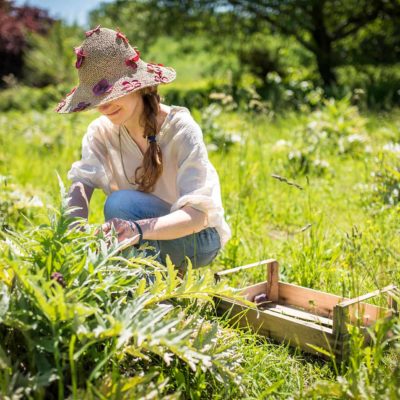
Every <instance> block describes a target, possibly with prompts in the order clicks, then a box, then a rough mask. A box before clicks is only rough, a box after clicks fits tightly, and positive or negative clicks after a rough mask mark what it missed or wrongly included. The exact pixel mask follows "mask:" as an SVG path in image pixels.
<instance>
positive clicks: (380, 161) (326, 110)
mask: <svg viewBox="0 0 400 400" xmlns="http://www.w3.org/2000/svg"><path fill="white" fill-rule="evenodd" d="M167 96H168V93H167ZM167 98H168V97H167ZM191 112H192V115H193V116H194V118H195V119H196V120H197V121H198V123H199V124H200V126H201V127H202V129H203V133H204V137H205V141H206V143H207V146H208V149H209V157H210V159H211V161H212V163H213V164H214V166H215V167H216V169H217V171H218V173H219V176H220V180H221V188H222V198H223V203H224V207H225V212H226V216H227V221H228V223H229V225H230V226H231V229H232V233H233V237H232V239H231V240H230V241H229V242H228V244H227V245H226V247H225V249H224V250H223V251H222V252H221V254H220V255H219V256H218V258H217V259H216V260H215V261H214V262H213V264H212V265H211V266H209V267H207V268H206V270H207V274H206V273H205V272H206V271H204V270H201V271H193V272H190V273H189V274H188V276H186V277H185V278H184V279H183V282H181V281H180V280H179V278H177V277H176V276H175V274H174V272H173V268H171V266H169V268H166V267H164V266H161V265H157V264H156V263H154V262H153V261H152V260H147V259H145V258H142V257H141V255H140V253H136V252H133V253H132V252H130V250H129V249H126V250H124V251H125V252H126V253H123V254H124V257H122V256H118V253H117V252H116V251H115V249H116V244H115V243H114V244H113V245H112V246H111V248H109V249H107V248H106V247H105V244H104V241H102V240H99V239H97V238H96V237H95V236H94V235H93V229H94V228H95V227H96V226H98V224H100V223H102V222H103V212H102V207H103V204H104V200H105V195H104V194H103V193H102V192H100V191H99V190H96V191H95V193H94V196H93V198H92V201H91V207H90V217H89V223H90V224H91V228H90V229H88V231H87V232H85V233H82V232H72V233H71V232H69V231H68V229H67V222H68V216H67V213H66V210H65V198H64V200H63V197H62V190H63V189H62V186H63V185H64V186H65V188H68V184H69V183H68V182H67V180H66V173H67V171H68V169H69V167H70V165H71V163H72V162H73V161H75V160H77V159H79V157H80V145H81V138H82V136H83V134H84V132H85V127H86V126H87V124H88V123H89V122H90V121H91V120H92V119H94V118H95V117H96V116H97V114H96V112H88V113H76V114H72V115H68V116H61V115H57V114H55V113H54V112H53V111H52V110H46V111H43V112H38V111H33V110H32V111H26V112H21V111H9V112H6V113H2V114H1V115H0V126H1V130H0V142H1V153H0V165H1V169H0V175H1V185H2V190H1V194H0V210H1V224H2V232H3V234H2V242H1V247H0V249H1V250H2V255H1V259H0V267H1V270H0V280H1V291H2V294H3V295H2V300H1V302H0V322H1V323H2V325H1V329H0V337H1V338H2V340H1V341H0V343H1V347H0V393H2V398H4V399H6V398H7V399H8V398H10V399H19V398H35V399H36V398H46V399H47V398H88V399H90V398H116V399H117V398H188V399H201V398H221V399H223V398H241V399H242V398H246V399H262V398H277V399H278V398H295V399H303V398H315V399H318V398H323V399H328V398H329V399H330V398H337V399H342V398H343V399H345V398H346V399H372V398H374V399H378V398H379V399H395V398H399V397H400V384H399V383H400V369H399V364H400V346H399V341H398V339H399V336H398V335H399V334H400V321H399V319H398V318H397V319H394V320H393V321H392V322H391V323H390V324H389V325H388V324H386V323H381V324H377V326H376V327H375V328H374V330H373V332H372V334H373V337H374V340H373V341H372V344H371V345H369V346H367V347H366V348H362V347H361V345H360V340H361V339H360V335H359V332H358V331H357V329H354V330H353V331H352V335H351V343H350V357H349V360H347V361H346V362H344V363H342V364H340V363H339V362H336V361H335V360H334V359H331V360H330V361H326V360H322V359H320V358H317V357H312V356H308V355H306V354H304V353H301V352H300V351H298V350H296V349H293V348H290V347H288V346H286V345H283V344H279V343H274V342H270V341H268V340H266V339H265V338H262V337H259V336H257V335H255V334H254V333H252V332H251V331H249V330H246V329H244V330H243V329H238V328H231V327H229V325H228V324H227V321H226V320H224V319H219V318H216V317H215V314H214V311H213V308H212V305H211V304H212V302H211V298H212V296H214V295H215V294H216V292H217V294H218V291H219V294H220V295H222V294H226V295H229V296H233V297H234V296H237V292H235V291H230V289H229V288H228V287H227V286H226V285H229V286H231V287H233V288H238V287H241V286H245V285H247V284H249V283H255V282H259V281H261V280H264V276H265V271H264V270H263V269H262V268H260V269H253V270H249V271H246V272H242V273H240V274H238V275H234V276H230V277H229V278H226V279H225V280H224V282H222V283H221V284H219V286H215V285H214V283H213V281H212V273H213V272H216V271H220V270H223V269H226V268H231V267H234V266H238V265H244V264H249V263H252V262H256V261H259V260H263V259H266V258H275V259H277V260H278V261H279V263H280V273H281V279H282V280H284V281H286V282H291V283H296V284H299V285H302V286H306V287H310V288H315V289H318V290H323V291H327V292H330V293H334V294H337V295H341V296H346V297H355V296H358V295H360V294H363V293H367V292H368V291H371V290H375V289H377V288H381V287H383V286H385V285H387V284H389V283H394V284H397V285H399V284H400V270H399V258H400V254H399V249H400V239H399V238H400V235H399V233H400V232H399V204H400V183H399V182H400V179H399V178H400V173H399V170H398V165H399V157H400V147H399V146H400V145H399V142H400V136H399V132H400V113H399V111H398V110H397V109H394V110H393V111H391V112H386V113H372V112H369V113H362V112H360V111H359V109H358V108H357V107H356V106H354V105H352V104H351V102H350V99H349V98H344V99H342V100H325V101H322V102H321V103H320V106H319V107H317V108H315V109H309V110H308V111H304V112H296V111H288V112H281V113H278V114H275V113H272V112H267V111H262V110H261V111H260V110H258V111H243V110H240V109H235V107H234V106H232V104H230V103H229V102H228V104H226V103H225V104H223V102H222V101H218V100H216V101H215V102H214V103H211V105H209V106H208V107H207V108H203V109H196V108H191ZM57 174H58V175H59V176H60V179H61V181H62V182H63V184H62V185H61V189H60V182H59V181H58V177H57ZM12 232H14V233H12ZM129 260H131V261H129ZM105 267H106V268H105ZM57 271H60V272H62V276H61V278H62V279H64V280H65V281H61V283H63V285H53V284H52V279H50V277H51V276H52V274H53V273H54V272H57ZM146 274H153V275H155V276H156V284H155V285H154V286H153V287H152V286H151V285H148V284H146V280H145V279H144V278H143V277H144V276H146ZM204 276H206V277H204ZM53 278H54V276H53ZM61 278H60V279H61ZM89 278H90V279H89ZM61 286H63V287H65V290H64V289H61ZM134 288H136V290H134ZM110 293H112V296H110V298H108V296H109V294H110ZM60 298H62V301H61V300H59V299H60ZM164 300H170V301H172V302H173V304H174V306H175V307H172V310H171V307H169V306H168V305H167V306H165V307H163V306H162V302H163V301H164ZM61 303H62V304H61ZM160 304H161V305H160ZM78 306H79V307H78ZM129 307H130V308H129ZM135 307H136V308H135ZM24 308H25V310H26V312H25V313H24V312H23V309H24ZM136 317H137V319H136ZM139 317H140V318H139ZM146 318H147V319H146ZM149 318H151V319H152V318H154V320H155V321H156V324H155V326H156V327H155V328H154V327H151V325H152V324H151V323H150V322H149V320H148V319H149ZM85 320H86V324H85ZM129 321H130V322H129ZM135 324H136V325H135ZM157 324H158V325H157ZM46 329H49V331H46ZM141 329H142V330H141ZM389 329H390V330H391V331H392V332H393V333H394V335H393V336H392V338H391V339H390V340H386V339H385V333H386V332H387V331H388V330H389ZM177 330H181V331H185V332H186V333H185V334H182V335H176V332H177ZM38 332H39V333H40V335H43V337H42V339H43V340H40V339H39V338H37V337H36V335H37V334H38ZM174 332H175V334H174ZM389 342H390V343H389ZM132 343H134V344H132ZM25 348H28V349H29V350H28V355H26V354H25V350H24V349H25ZM207 357H208V358H207ZM18 388H19V389H18Z"/></svg>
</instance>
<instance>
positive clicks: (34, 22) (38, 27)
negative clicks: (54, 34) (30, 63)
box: [0, 0, 54, 85]
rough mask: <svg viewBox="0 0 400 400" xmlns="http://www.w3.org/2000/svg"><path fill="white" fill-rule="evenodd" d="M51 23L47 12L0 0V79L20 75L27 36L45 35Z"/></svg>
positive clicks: (51, 20)
mask: <svg viewBox="0 0 400 400" xmlns="http://www.w3.org/2000/svg"><path fill="white" fill-rule="evenodd" d="M53 21H54V20H53V19H52V18H50V17H49V15H48V13H47V11H45V10H42V9H40V8H37V7H30V6H22V7H16V6H14V4H13V2H12V1H7V0H0V58H1V64H0V77H2V76H4V75H6V74H10V73H12V74H14V75H15V76H17V77H20V76H21V75H22V68H23V53H24V51H25V50H26V48H27V35H29V34H30V33H31V32H37V33H39V34H45V33H47V31H48V30H49V28H50V27H51V25H52V23H53ZM0 85H1V82H0Z"/></svg>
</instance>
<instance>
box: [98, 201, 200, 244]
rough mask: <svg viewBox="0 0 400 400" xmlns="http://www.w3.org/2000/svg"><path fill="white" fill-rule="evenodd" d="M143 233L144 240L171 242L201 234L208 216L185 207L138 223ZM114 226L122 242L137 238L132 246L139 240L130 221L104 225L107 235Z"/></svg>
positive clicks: (111, 220) (112, 220)
mask: <svg viewBox="0 0 400 400" xmlns="http://www.w3.org/2000/svg"><path fill="white" fill-rule="evenodd" d="M136 222H137V223H138V224H139V225H140V227H141V229H142V232H143V239H144V240H170V239H177V238H180V237H183V236H187V235H190V234H192V233H195V232H199V231H201V230H203V229H204V228H206V225H207V215H206V213H204V212H203V211H199V210H196V209H195V208H193V207H190V206H184V207H182V208H181V209H179V210H176V211H174V212H172V213H170V214H167V215H164V216H163V217H158V218H149V219H142V220H140V221H136ZM111 226H114V229H115V230H116V232H117V234H118V239H119V240H120V241H122V240H125V239H130V238H133V237H136V240H134V242H133V243H132V244H135V243H136V242H137V241H138V240H139V232H138V231H137V228H136V227H135V225H134V224H131V223H129V221H126V220H123V219H120V218H113V219H110V220H109V221H107V222H106V223H105V224H103V225H102V230H103V232H104V233H105V234H107V233H109V232H110V230H111Z"/></svg>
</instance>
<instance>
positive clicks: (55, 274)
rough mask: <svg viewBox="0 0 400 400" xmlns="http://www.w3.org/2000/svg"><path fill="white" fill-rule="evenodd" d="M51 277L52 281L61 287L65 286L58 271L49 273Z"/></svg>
mask: <svg viewBox="0 0 400 400" xmlns="http://www.w3.org/2000/svg"><path fill="white" fill-rule="evenodd" d="M51 279H53V280H54V281H56V282H57V283H58V284H60V285H61V286H62V287H64V288H65V286H66V285H65V280H64V277H63V275H62V274H61V273H60V272H53V273H52V274H51Z"/></svg>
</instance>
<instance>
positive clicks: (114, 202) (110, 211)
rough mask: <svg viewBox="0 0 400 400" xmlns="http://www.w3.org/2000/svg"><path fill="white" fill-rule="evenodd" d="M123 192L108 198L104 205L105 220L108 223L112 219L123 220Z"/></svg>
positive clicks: (114, 193)
mask: <svg viewBox="0 0 400 400" xmlns="http://www.w3.org/2000/svg"><path fill="white" fill-rule="evenodd" d="M122 192H123V190H117V191H115V192H112V193H111V194H110V195H109V196H107V199H106V202H105V203H104V218H105V220H106V221H108V220H110V219H112V218H121V207H120V205H121V203H123V201H124V197H125V196H124V193H122Z"/></svg>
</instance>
